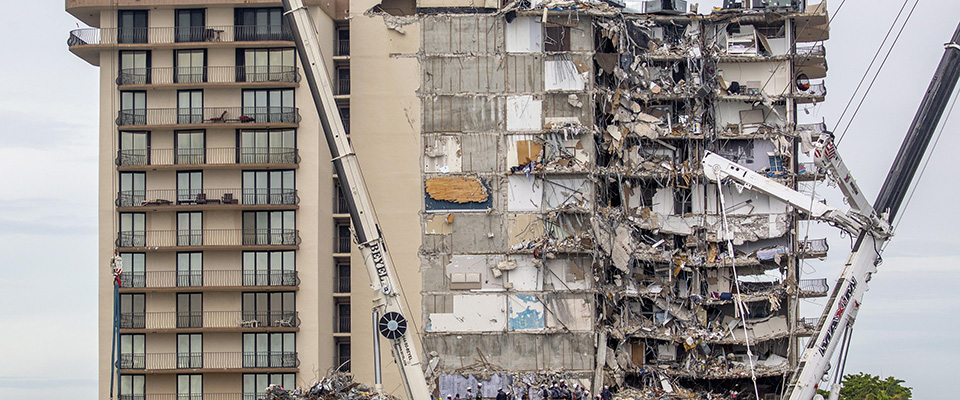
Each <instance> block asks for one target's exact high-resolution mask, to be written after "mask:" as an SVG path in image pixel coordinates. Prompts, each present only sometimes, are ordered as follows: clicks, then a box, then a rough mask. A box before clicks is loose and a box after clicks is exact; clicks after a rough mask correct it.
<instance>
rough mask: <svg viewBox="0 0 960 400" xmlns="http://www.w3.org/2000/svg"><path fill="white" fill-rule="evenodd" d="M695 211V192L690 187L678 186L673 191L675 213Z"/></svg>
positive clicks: (682, 213) (681, 213)
mask: <svg viewBox="0 0 960 400" xmlns="http://www.w3.org/2000/svg"><path fill="white" fill-rule="evenodd" d="M692 212H693V194H692V192H691V191H690V188H683V187H678V188H675V189H674V191H673V213H674V214H676V215H686V214H690V213H692Z"/></svg>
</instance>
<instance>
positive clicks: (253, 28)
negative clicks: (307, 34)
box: [234, 7, 293, 42]
mask: <svg viewBox="0 0 960 400" xmlns="http://www.w3.org/2000/svg"><path fill="white" fill-rule="evenodd" d="M234 24H235V25H237V27H236V40H237V41H241V42H251V41H265V40H293V36H291V34H290V30H289V29H287V21H286V20H285V19H284V18H283V9H282V8H280V7H274V8H236V9H234Z"/></svg>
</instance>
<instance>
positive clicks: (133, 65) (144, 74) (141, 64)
mask: <svg viewBox="0 0 960 400" xmlns="http://www.w3.org/2000/svg"><path fill="white" fill-rule="evenodd" d="M117 79H118V80H117V84H119V85H145V84H148V83H150V52H149V51H147V50H122V51H120V75H119V77H118V78H117Z"/></svg>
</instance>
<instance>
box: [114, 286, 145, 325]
mask: <svg viewBox="0 0 960 400" xmlns="http://www.w3.org/2000/svg"><path fill="white" fill-rule="evenodd" d="M144 302H145V299H144V294H143V293H121V294H120V328H123V329H143V328H145V325H146V324H145V322H146V315H145V314H146V304H145V303H144Z"/></svg>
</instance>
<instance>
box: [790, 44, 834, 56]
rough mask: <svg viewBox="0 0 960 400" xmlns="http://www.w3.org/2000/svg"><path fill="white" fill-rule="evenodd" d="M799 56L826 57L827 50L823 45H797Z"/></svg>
mask: <svg viewBox="0 0 960 400" xmlns="http://www.w3.org/2000/svg"><path fill="white" fill-rule="evenodd" d="M797 55H798V56H801V57H826V56H827V49H826V48H825V47H824V46H823V44H797Z"/></svg>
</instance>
